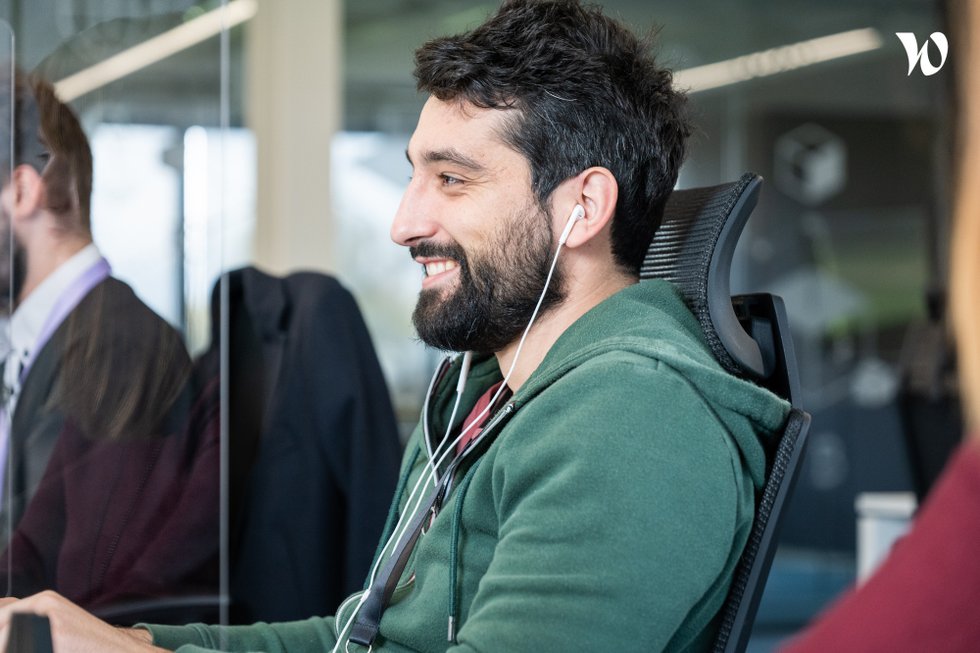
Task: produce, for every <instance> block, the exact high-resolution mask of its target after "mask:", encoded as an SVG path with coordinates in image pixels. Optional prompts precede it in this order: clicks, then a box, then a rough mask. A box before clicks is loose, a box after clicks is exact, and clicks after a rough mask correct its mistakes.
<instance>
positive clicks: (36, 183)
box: [11, 165, 44, 220]
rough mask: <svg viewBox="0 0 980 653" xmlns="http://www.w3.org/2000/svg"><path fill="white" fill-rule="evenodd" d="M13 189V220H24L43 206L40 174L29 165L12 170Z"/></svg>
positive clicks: (42, 188)
mask: <svg viewBox="0 0 980 653" xmlns="http://www.w3.org/2000/svg"><path fill="white" fill-rule="evenodd" d="M11 187H12V189H13V197H12V199H13V206H12V207H11V208H12V209H13V210H12V211H11V213H12V214H13V217H14V219H15V220H18V219H24V218H26V217H29V216H31V215H34V213H35V212H37V211H38V210H40V209H41V208H42V207H43V206H44V180H43V179H41V175H40V173H38V171H37V170H35V169H34V168H32V167H31V166H29V165H19V166H17V167H16V168H14V173H13V175H12V176H11Z"/></svg>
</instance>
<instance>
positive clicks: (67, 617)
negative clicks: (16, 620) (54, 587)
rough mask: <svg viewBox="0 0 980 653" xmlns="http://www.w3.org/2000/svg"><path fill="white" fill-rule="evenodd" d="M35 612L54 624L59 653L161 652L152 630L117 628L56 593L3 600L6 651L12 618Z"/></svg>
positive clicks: (0, 628)
mask: <svg viewBox="0 0 980 653" xmlns="http://www.w3.org/2000/svg"><path fill="white" fill-rule="evenodd" d="M14 612H33V613H34V614H39V615H42V616H45V617H47V618H48V620H49V621H50V622H51V640H52V643H53V645H54V650H55V651H57V652H58V653H149V652H151V651H152V652H154V653H159V652H160V651H163V650H164V649H162V648H158V647H156V646H153V645H152V644H151V643H150V642H151V635H150V633H149V632H148V631H146V630H142V629H139V628H135V629H134V628H115V627H113V626H110V625H109V624H107V623H106V622H104V621H102V620H101V619H98V618H96V617H94V616H92V615H91V614H89V613H88V612H86V611H85V610H83V609H81V608H80V607H78V606H77V605H75V604H74V603H72V602H71V601H69V600H68V599H66V598H64V597H63V596H60V595H58V594H56V593H55V592H51V591H48V592H41V593H40V594H35V595H34V596H31V597H28V598H26V599H12V598H10V599H0V642H2V645H3V647H4V649H5V648H6V646H7V638H8V637H9V635H10V615H11V614H13V613H14Z"/></svg>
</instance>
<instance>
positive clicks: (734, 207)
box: [640, 173, 772, 378]
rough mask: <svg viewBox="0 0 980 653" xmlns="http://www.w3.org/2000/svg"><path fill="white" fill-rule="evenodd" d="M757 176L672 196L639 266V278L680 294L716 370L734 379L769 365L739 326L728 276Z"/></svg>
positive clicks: (763, 373)
mask: <svg viewBox="0 0 980 653" xmlns="http://www.w3.org/2000/svg"><path fill="white" fill-rule="evenodd" d="M761 186H762V177H760V176H759V175H756V174H754V173H745V174H744V175H742V177H741V178H740V179H739V180H738V181H735V182H731V183H728V184H720V185H718V186H711V187H708V188H693V189H688V190H679V191H674V192H673V193H672V194H671V196H670V198H669V199H668V200H667V207H666V209H665V210H664V219H663V222H662V223H661V225H660V228H659V229H657V232H656V234H655V235H654V237H653V240H652V242H651V243H650V248H649V249H648V250H647V255H646V257H645V258H644V260H643V264H642V266H641V267H640V278H641V279H664V280H666V281H670V282H671V283H673V284H674V285H675V286H677V288H678V289H679V290H680V292H681V295H682V296H683V297H684V301H685V302H687V305H688V308H690V309H691V312H693V313H694V315H695V317H697V319H698V322H700V324H701V330H702V331H703V332H704V336H705V338H706V339H707V341H708V346H709V347H710V348H711V351H712V353H714V355H715V358H717V359H718V362H720V363H721V364H722V366H723V367H724V368H725V369H726V370H728V371H729V372H731V373H732V374H735V375H737V376H740V377H745V376H748V377H753V378H764V377H767V376H769V375H770V374H771V373H772V362H771V361H766V360H764V358H763V355H762V352H761V351H760V349H759V345H758V343H756V342H755V341H754V340H753V339H752V338H751V337H750V336H749V335H748V334H746V333H745V331H744V329H742V327H741V326H740V325H739V321H738V318H737V316H736V315H735V311H734V309H733V308H732V299H731V290H730V282H729V280H730V271H731V267H732V256H733V255H734V253H735V245H736V244H737V243H738V238H739V236H740V235H741V233H742V228H743V227H744V226H745V222H746V221H747V220H748V219H749V215H750V214H751V213H752V209H754V208H755V205H756V203H757V201H758V197H759V189H760V188H761Z"/></svg>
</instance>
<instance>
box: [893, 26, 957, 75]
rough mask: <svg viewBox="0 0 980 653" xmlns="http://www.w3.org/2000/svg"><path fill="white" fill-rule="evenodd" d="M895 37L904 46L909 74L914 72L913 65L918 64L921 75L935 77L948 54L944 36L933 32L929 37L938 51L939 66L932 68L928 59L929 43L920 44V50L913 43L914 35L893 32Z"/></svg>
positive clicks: (930, 60) (947, 43)
mask: <svg viewBox="0 0 980 653" xmlns="http://www.w3.org/2000/svg"><path fill="white" fill-rule="evenodd" d="M895 36H897V37H898V40H899V41H901V42H902V45H904V46H905V53H906V54H907V55H908V57H909V74H908V75H906V77H908V76H910V75H911V74H912V71H913V70H915V65H916V64H919V68H920V69H921V70H922V74H923V75H925V76H926V77H929V76H930V75H935V74H936V73H938V72H939V70H940V69H941V68H942V67H943V65H944V64H945V63H946V55H947V54H949V42H948V41H947V40H946V35H945V34H943V33H942V32H933V33H932V34H930V35H929V38H930V39H932V42H933V43H935V44H936V48H937V49H938V50H939V65H938V66H933V65H932V59H930V57H929V52H928V51H927V50H928V48H929V41H926V42H925V43H923V44H922V48H921V49H919V44H918V43H916V41H915V34H913V33H912V32H895Z"/></svg>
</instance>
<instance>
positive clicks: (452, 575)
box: [448, 457, 483, 644]
mask: <svg viewBox="0 0 980 653" xmlns="http://www.w3.org/2000/svg"><path fill="white" fill-rule="evenodd" d="M482 461H483V458H482V457H481V458H479V459H478V460H477V461H476V462H475V463H473V465H472V466H471V467H470V468H469V469H468V470H467V471H466V475H465V476H464V477H463V480H462V482H461V483H460V484H459V487H458V488H457V489H456V505H455V506H454V507H453V521H452V524H451V527H450V536H449V632H448V639H449V642H450V643H451V644H455V643H456V617H457V616H458V614H459V596H458V590H457V588H456V579H457V577H458V575H459V531H460V522H461V521H462V515H463V499H464V498H466V490H467V489H468V488H469V486H470V481H472V480H473V474H474V473H475V472H476V468H477V467H479V466H480V463H481V462H482Z"/></svg>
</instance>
